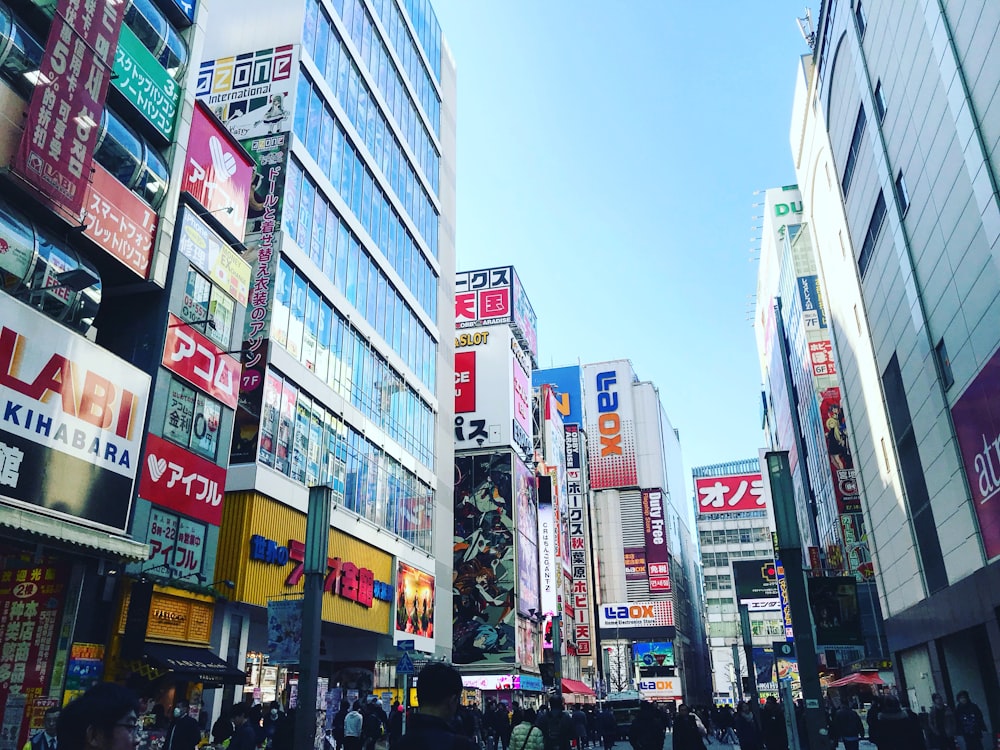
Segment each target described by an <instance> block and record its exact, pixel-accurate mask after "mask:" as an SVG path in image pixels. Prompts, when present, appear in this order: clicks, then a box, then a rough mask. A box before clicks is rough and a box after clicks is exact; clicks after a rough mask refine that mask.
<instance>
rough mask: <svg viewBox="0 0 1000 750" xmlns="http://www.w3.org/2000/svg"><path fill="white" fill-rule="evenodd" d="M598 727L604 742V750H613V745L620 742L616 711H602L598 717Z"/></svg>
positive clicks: (607, 709) (606, 709) (608, 709)
mask: <svg viewBox="0 0 1000 750" xmlns="http://www.w3.org/2000/svg"><path fill="white" fill-rule="evenodd" d="M597 727H598V730H599V731H600V733H601V739H602V740H603V741H604V750H611V747H612V745H614V744H615V743H616V742H617V741H618V721H617V719H615V714H614V711H612V710H611V709H610V708H605V709H604V710H603V711H601V713H600V715H599V716H598V717H597Z"/></svg>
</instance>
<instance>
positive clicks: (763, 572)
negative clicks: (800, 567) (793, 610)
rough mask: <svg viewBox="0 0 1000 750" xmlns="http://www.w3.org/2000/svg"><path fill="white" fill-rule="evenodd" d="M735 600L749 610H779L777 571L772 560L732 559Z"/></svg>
mask: <svg viewBox="0 0 1000 750" xmlns="http://www.w3.org/2000/svg"><path fill="white" fill-rule="evenodd" d="M732 565H733V585H734V586H735V587H736V601H738V602H739V603H740V604H746V605H747V607H748V608H749V609H750V611H751V612H769V611H775V612H779V611H781V600H780V599H779V598H778V577H777V576H778V571H777V568H776V567H775V565H774V561H773V560H733V561H732Z"/></svg>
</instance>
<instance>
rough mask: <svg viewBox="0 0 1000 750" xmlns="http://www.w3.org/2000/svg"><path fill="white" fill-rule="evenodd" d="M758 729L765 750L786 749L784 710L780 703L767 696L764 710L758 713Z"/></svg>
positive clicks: (786, 732)
mask: <svg viewBox="0 0 1000 750" xmlns="http://www.w3.org/2000/svg"><path fill="white" fill-rule="evenodd" d="M760 724H761V726H760V731H761V734H762V735H763V736H764V744H765V745H767V750H788V729H787V728H786V727H785V712H784V710H783V709H782V707H781V704H780V703H778V701H776V700H775V699H774V696H773V695H772V696H768V698H767V700H766V701H764V710H763V711H761V714H760Z"/></svg>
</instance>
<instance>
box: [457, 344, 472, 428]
mask: <svg viewBox="0 0 1000 750" xmlns="http://www.w3.org/2000/svg"><path fill="white" fill-rule="evenodd" d="M475 410H476V352H475V350H473V351H468V352H455V413H456V414H468V413H469V412H474V411H475Z"/></svg>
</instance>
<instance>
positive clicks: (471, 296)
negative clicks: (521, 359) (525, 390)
mask: <svg viewBox="0 0 1000 750" xmlns="http://www.w3.org/2000/svg"><path fill="white" fill-rule="evenodd" d="M499 325H509V326H511V327H512V330H513V331H514V335H515V336H516V338H517V340H518V343H520V344H521V346H522V347H524V349H525V350H526V352H527V355H528V357H529V358H530V364H529V366H528V367H527V368H526V369H528V370H529V371H530V370H531V368H532V367H534V365H535V363H537V362H538V321H537V319H536V318H535V311H534V309H533V308H532V307H531V302H530V301H529V300H528V296H527V295H526V294H525V293H524V287H523V286H521V280H520V279H519V278H518V276H517V272H516V271H515V270H514V267H513V266H498V267H496V268H483V269H480V270H478V271H462V272H459V273H458V274H457V275H456V277H455V327H456V328H477V327H480V326H499Z"/></svg>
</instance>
